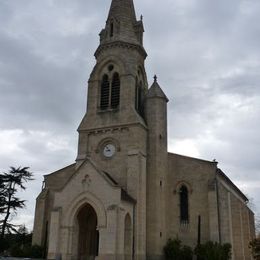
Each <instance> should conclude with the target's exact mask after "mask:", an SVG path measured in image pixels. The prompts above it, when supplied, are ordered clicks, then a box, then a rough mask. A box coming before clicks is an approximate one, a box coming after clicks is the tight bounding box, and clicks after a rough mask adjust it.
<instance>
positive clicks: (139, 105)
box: [135, 79, 143, 116]
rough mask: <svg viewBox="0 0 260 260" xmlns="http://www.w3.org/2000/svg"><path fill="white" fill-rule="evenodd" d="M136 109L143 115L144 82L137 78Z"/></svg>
mask: <svg viewBox="0 0 260 260" xmlns="http://www.w3.org/2000/svg"><path fill="white" fill-rule="evenodd" d="M135 109H136V111H137V112H138V113H139V114H140V115H141V116H143V83H142V81H140V82H139V83H138V80H137V79H136V85H135Z"/></svg>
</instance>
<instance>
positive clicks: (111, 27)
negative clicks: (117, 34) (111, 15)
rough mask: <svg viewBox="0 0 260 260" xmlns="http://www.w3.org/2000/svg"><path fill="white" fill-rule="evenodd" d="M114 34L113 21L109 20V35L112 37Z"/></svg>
mask: <svg viewBox="0 0 260 260" xmlns="http://www.w3.org/2000/svg"><path fill="white" fill-rule="evenodd" d="M113 36H114V23H113V22H111V23H110V37H113Z"/></svg>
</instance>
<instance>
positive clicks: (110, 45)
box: [94, 41, 147, 59]
mask: <svg viewBox="0 0 260 260" xmlns="http://www.w3.org/2000/svg"><path fill="white" fill-rule="evenodd" d="M112 48H125V49H135V50H137V51H139V52H140V53H141V55H142V56H143V58H144V59H145V58H146V57H147V53H146V51H145V49H144V48H143V47H142V46H141V45H138V44H134V43H129V42H123V41H113V42H109V43H102V44H100V45H99V47H98V48H97V50H96V52H95V54H94V56H95V57H96V58H97V57H98V56H99V55H100V53H102V52H103V51H106V50H108V49H112Z"/></svg>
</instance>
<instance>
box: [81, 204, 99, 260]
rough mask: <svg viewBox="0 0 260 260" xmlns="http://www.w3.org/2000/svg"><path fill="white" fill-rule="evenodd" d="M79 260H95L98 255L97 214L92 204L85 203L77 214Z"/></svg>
mask: <svg viewBox="0 0 260 260" xmlns="http://www.w3.org/2000/svg"><path fill="white" fill-rule="evenodd" d="M77 221H78V257H77V258H78V260H86V259H88V260H94V259H95V257H96V256H97V255H98V246H99V233H98V230H97V214H96V212H95V210H94V208H93V207H92V206H91V205H90V204H85V205H84V206H83V207H82V208H81V209H80V211H79V212H78V215H77Z"/></svg>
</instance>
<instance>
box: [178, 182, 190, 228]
mask: <svg viewBox="0 0 260 260" xmlns="http://www.w3.org/2000/svg"><path fill="white" fill-rule="evenodd" d="M179 194H180V221H181V223H183V224H187V223H189V192H188V188H187V187H186V186H185V185H182V186H181V188H180V190H179Z"/></svg>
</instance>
